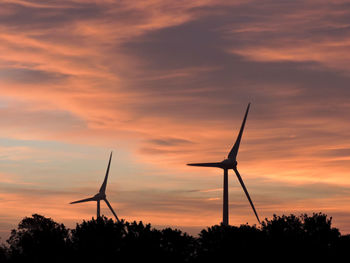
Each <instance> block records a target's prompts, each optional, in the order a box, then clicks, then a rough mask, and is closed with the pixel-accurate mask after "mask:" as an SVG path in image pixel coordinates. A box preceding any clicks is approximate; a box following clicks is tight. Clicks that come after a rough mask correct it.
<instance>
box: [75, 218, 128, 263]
mask: <svg viewBox="0 0 350 263" xmlns="http://www.w3.org/2000/svg"><path fill="white" fill-rule="evenodd" d="M125 234H126V232H125V224H124V221H120V222H115V221H113V220H112V219H108V218H106V217H99V218H97V219H94V218H93V219H92V220H89V221H83V223H81V224H77V225H76V228H75V229H73V230H72V231H71V246H70V247H71V257H72V259H74V261H75V262H77V261H78V262H89V261H96V260H107V259H110V258H120V257H121V256H122V253H121V248H122V246H123V244H122V243H123V242H124V241H123V239H124V238H125Z"/></svg>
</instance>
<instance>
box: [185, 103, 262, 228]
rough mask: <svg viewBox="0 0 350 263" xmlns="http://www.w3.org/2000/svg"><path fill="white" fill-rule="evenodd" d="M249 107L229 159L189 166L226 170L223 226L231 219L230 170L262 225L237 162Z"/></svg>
mask: <svg viewBox="0 0 350 263" xmlns="http://www.w3.org/2000/svg"><path fill="white" fill-rule="evenodd" d="M249 107H250V103H249V104H248V107H247V110H246V112H245V115H244V119H243V122H242V126H241V129H240V131H239V134H238V136H237V139H236V142H235V144H234V145H233V147H232V149H231V151H230V153H229V154H228V156H227V159H225V160H223V161H222V162H216V163H190V164H187V165H190V166H201V167H216V168H221V169H223V170H224V193H223V213H222V214H223V215H222V224H223V225H228V217H229V216H228V170H229V169H232V170H233V171H234V172H235V174H236V176H237V178H238V181H239V183H240V184H241V186H242V188H243V191H244V193H245V194H246V196H247V198H248V201H249V203H250V205H251V207H252V209H253V212H254V214H255V216H256V219H257V220H258V222H259V224H260V219H259V216H258V213H257V212H256V210H255V207H254V204H253V201H252V199H251V198H250V196H249V193H248V190H247V188H246V187H245V185H244V183H243V180H242V177H241V175H240V174H239V172H238V170H237V160H236V158H237V154H238V149H239V145H240V143H241V138H242V134H243V130H244V125H245V122H246V120H247V116H248V112H249Z"/></svg>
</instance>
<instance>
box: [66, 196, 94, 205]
mask: <svg viewBox="0 0 350 263" xmlns="http://www.w3.org/2000/svg"><path fill="white" fill-rule="evenodd" d="M89 201H96V200H95V199H94V198H93V197H90V198H85V199H82V200H78V201H74V202H71V203H70V204H77V203H84V202H89Z"/></svg>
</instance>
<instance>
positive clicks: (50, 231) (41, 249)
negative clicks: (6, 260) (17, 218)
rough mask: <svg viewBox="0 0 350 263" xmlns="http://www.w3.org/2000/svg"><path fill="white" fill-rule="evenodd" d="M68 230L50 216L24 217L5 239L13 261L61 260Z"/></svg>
mask: <svg viewBox="0 0 350 263" xmlns="http://www.w3.org/2000/svg"><path fill="white" fill-rule="evenodd" d="M67 240H68V230H67V229H66V228H65V226H64V225H63V224H58V223H56V222H54V221H53V220H52V219H51V218H46V217H44V216H41V215H38V214H33V215H32V217H25V218H24V219H23V220H22V221H21V222H20V223H19V225H18V229H17V230H16V229H13V230H12V231H11V235H10V238H9V239H8V240H7V242H8V244H9V245H10V248H9V249H10V255H11V258H12V261H14V262H24V261H27V262H62V259H64V258H65V257H66V242H67Z"/></svg>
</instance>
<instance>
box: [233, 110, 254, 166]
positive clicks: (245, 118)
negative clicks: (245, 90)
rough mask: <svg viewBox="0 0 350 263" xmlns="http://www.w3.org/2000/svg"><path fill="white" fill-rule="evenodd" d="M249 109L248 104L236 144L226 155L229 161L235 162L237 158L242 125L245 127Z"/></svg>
mask: <svg viewBox="0 0 350 263" xmlns="http://www.w3.org/2000/svg"><path fill="white" fill-rule="evenodd" d="M249 108H250V103H249V104H248V107H247V110H246V112H245V115H244V119H243V122H242V126H241V129H240V131H239V134H238V136H237V139H236V142H235V144H234V145H233V147H232V149H231V151H230V153H229V154H228V158H229V159H234V160H236V157H237V154H238V149H239V144H240V143H241V139H242V134H243V130H244V125H245V122H246V120H247V116H248V112H249Z"/></svg>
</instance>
